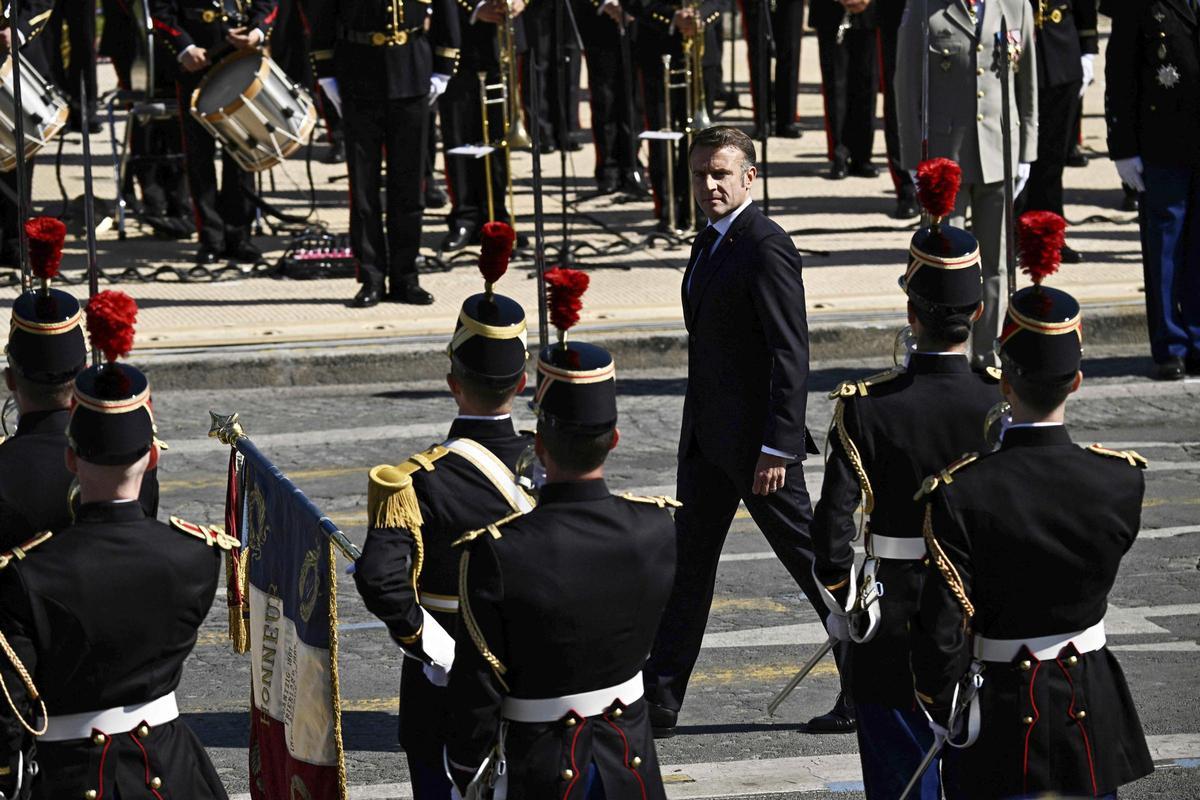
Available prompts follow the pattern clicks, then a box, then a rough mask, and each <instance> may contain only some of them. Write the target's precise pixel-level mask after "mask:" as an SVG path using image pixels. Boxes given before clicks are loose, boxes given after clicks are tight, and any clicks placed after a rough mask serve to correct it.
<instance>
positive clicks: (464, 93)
mask: <svg viewBox="0 0 1200 800" xmlns="http://www.w3.org/2000/svg"><path fill="white" fill-rule="evenodd" d="M499 81H500V73H499V72H498V71H496V70H495V69H492V70H490V71H489V72H488V77H487V82H488V83H489V84H492V83H498V82H499ZM438 110H439V111H440V112H441V115H442V145H443V146H444V147H445V149H446V150H447V152H446V187H447V188H448V189H449V190H450V214H449V216H448V217H447V222H448V223H449V225H450V230H452V231H453V230H455V229H457V228H459V227H463V228H467V229H470V230H478V229H479V227H480V226H481V225H483V223H485V222H487V221H488V201H487V184H486V179H485V177H484V176H485V169H484V163H483V162H484V159H482V158H472V157H470V156H452V155H450V153H449V152H448V151H449V150H451V149H452V148H455V147H459V146H460V145H464V144H478V143H479V142H481V141H482V140H483V115H482V113H481V109H480V107H479V75H478V68H476V67H474V66H470V67H466V66H463V65H461V64H460V65H459V67H458V70H457V71H456V72H455V73H454V77H452V78H451V79H450V83H449V85H447V86H446V93H445V94H443V95H442V96H441V98H439V99H438ZM488 136H489V138H490V139H491V140H492V141H493V142H498V141H500V139H502V138H503V136H504V119H503V111H502V110H501V108H500V105H499V104H496V105H491V106H488ZM486 158H489V159H491V165H492V208H493V216H492V219H498V220H505V221H507V220H508V210H507V207H506V205H505V204H506V202H507V199H508V198H507V194H506V193H507V191H508V171H507V170H508V168H507V166H506V165H505V161H504V151H503V150H501V149H499V148H497V149H496V151H495V152H494V153H492V154H491V155H490V156H486Z"/></svg>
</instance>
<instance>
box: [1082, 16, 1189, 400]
mask: <svg viewBox="0 0 1200 800" xmlns="http://www.w3.org/2000/svg"><path fill="white" fill-rule="evenodd" d="M1111 13H1112V36H1111V37H1110V38H1109V40H1108V62H1107V64H1106V65H1105V81H1106V84H1107V90H1106V93H1105V116H1106V117H1107V120H1108V152H1109V156H1110V157H1111V158H1112V159H1113V161H1114V162H1115V164H1116V167H1117V172H1118V173H1119V174H1120V175H1121V181H1122V182H1123V183H1125V184H1127V185H1128V186H1132V187H1133V188H1134V189H1136V190H1137V191H1138V192H1139V193H1140V216H1139V222H1140V224H1141V229H1142V269H1143V271H1144V273H1145V278H1146V321H1147V323H1148V324H1149V327H1150V355H1151V356H1152V357H1153V358H1154V363H1155V364H1156V376H1157V377H1158V378H1159V379H1161V380H1182V379H1183V376H1184V372H1185V371H1186V372H1187V374H1189V375H1200V235H1198V234H1197V233H1196V225H1197V217H1198V216H1200V19H1198V17H1200V11H1197V9H1196V5H1195V3H1193V2H1191V0H1153V2H1145V3H1130V2H1123V3H1116V2H1114V3H1113V4H1112V10H1111Z"/></svg>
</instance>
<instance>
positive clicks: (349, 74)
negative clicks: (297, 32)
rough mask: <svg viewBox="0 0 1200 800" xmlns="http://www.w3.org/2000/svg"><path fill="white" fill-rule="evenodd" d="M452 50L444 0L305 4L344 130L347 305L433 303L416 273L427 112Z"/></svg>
mask: <svg viewBox="0 0 1200 800" xmlns="http://www.w3.org/2000/svg"><path fill="white" fill-rule="evenodd" d="M458 47H459V30H458V15H457V12H456V11H455V10H454V8H453V2H452V0H437V2H422V0H319V2H317V4H316V8H315V9H314V11H313V39H312V57H313V61H314V65H315V67H316V71H317V76H318V80H319V81H320V83H321V86H322V88H323V89H324V90H325V94H326V96H327V97H329V98H330V100H331V101H333V103H334V105H335V106H339V108H338V111H339V113H340V114H341V115H342V120H343V123H344V130H345V136H346V164H347V167H348V168H349V173H350V243H351V247H352V248H353V250H354V255H355V257H356V258H357V259H358V266H359V271H358V279H359V281H360V282H361V283H362V288H361V289H360V290H359V292H358V294H357V295H355V297H354V299H353V300H352V301H351V305H353V306H354V307H356V308H368V307H370V306H374V305H376V304H378V303H379V301H380V300H381V299H386V300H388V301H390V302H394V303H411V304H415V305H429V304H430V303H432V302H433V295H431V294H430V293H429V292H427V291H425V290H424V289H422V288H421V286H420V283H419V282H418V278H417V253H418V251H419V250H420V247H421V216H422V214H423V213H424V179H425V160H426V158H427V155H426V154H427V151H428V137H429V114H430V111H429V109H430V106H431V105H433V103H434V102H436V101H437V98H438V97H439V96H440V95H441V94H442V92H444V91H446V85H447V83H448V82H449V81H450V79H451V78H450V76H451V75H453V74H454V69H455V65H456V64H457V63H458V56H459V50H458ZM339 104H340V105H339ZM385 154H386V157H387V185H386V187H384V188H385V190H386V192H387V236H386V238H385V237H384V219H383V207H382V205H381V203H380V198H379V191H380V188H381V187H380V174H381V165H382V163H383V158H384V156H385ZM385 276H386V279H387V281H386V283H387V286H386V295H385V286H384V278H385Z"/></svg>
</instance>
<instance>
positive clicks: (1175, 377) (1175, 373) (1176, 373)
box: [1154, 358, 1184, 381]
mask: <svg viewBox="0 0 1200 800" xmlns="http://www.w3.org/2000/svg"><path fill="white" fill-rule="evenodd" d="M1183 375H1184V365H1183V359H1182V358H1168V359H1167V360H1166V361H1160V362H1159V363H1158V364H1157V365H1156V366H1155V368H1154V379H1155V380H1159V381H1181V380H1183Z"/></svg>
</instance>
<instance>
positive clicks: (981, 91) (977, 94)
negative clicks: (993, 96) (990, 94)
mask: <svg viewBox="0 0 1200 800" xmlns="http://www.w3.org/2000/svg"><path fill="white" fill-rule="evenodd" d="M975 96H976V97H983V90H982V89H980V90H979V91H978V92H976V93H975Z"/></svg>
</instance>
